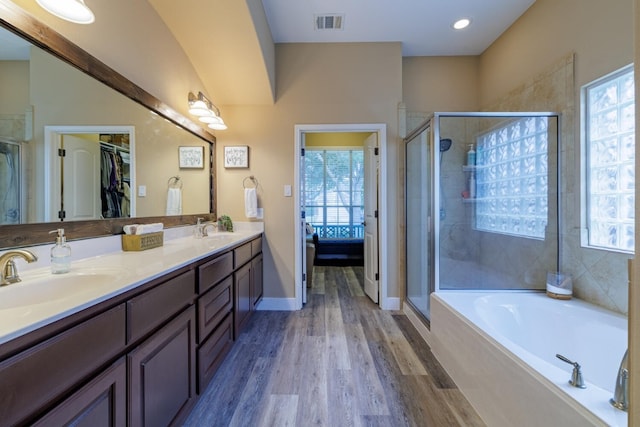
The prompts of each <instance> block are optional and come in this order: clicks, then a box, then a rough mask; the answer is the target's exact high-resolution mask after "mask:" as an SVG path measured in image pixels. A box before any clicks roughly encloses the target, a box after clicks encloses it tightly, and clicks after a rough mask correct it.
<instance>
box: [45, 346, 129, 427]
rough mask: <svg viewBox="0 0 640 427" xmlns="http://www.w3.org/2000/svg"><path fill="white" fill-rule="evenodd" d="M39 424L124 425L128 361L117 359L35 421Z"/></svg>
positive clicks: (125, 418)
mask: <svg viewBox="0 0 640 427" xmlns="http://www.w3.org/2000/svg"><path fill="white" fill-rule="evenodd" d="M33 425H34V426H36V427H48V426H63V425H64V426H67V425H72V426H75V427H125V426H126V425H127V364H126V363H125V359H124V357H121V358H120V359H118V360H117V361H116V362H115V363H114V364H113V365H111V366H110V367H109V368H107V369H106V370H105V371H104V372H103V373H101V374H100V375H98V376H97V377H96V378H95V379H93V380H92V381H91V382H89V383H88V384H87V385H85V386H84V387H82V388H81V389H80V390H78V391H77V392H75V393H74V394H73V395H71V397H69V398H67V399H66V400H64V401H63V402H62V403H61V404H59V405H57V406H56V407H55V408H54V409H52V410H51V411H49V412H48V413H47V415H45V416H44V417H42V418H41V419H39V420H38V421H37V422H35V423H34V424H33Z"/></svg>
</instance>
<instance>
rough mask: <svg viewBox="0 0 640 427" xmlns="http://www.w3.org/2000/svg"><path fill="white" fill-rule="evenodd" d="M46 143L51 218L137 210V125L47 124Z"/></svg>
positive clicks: (123, 214)
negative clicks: (134, 193)
mask: <svg viewBox="0 0 640 427" xmlns="http://www.w3.org/2000/svg"><path fill="white" fill-rule="evenodd" d="M44 147H45V158H44V179H45V182H44V187H43V188H44V189H45V192H44V196H45V197H44V200H45V204H44V220H45V221H46V222H49V221H74V220H86V219H100V218H120V217H133V216H135V212H136V205H135V197H131V193H130V190H131V189H132V188H135V159H134V157H135V128H134V127H133V126H45V132H44ZM105 176H106V180H107V181H108V183H105V182H104V181H105ZM125 190H126V191H125ZM125 195H126V197H125Z"/></svg>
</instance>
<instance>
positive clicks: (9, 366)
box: [0, 237, 263, 427]
mask: <svg viewBox="0 0 640 427" xmlns="http://www.w3.org/2000/svg"><path fill="white" fill-rule="evenodd" d="M262 278H263V273H262V238H261V237H259V238H257V239H253V240H251V241H249V242H246V243H242V244H240V245H238V246H235V247H233V248H230V249H229V250H228V251H226V252H224V253H222V254H216V255H213V256H211V257H209V258H207V259H204V260H201V261H197V262H194V263H193V264H191V265H187V266H184V267H181V268H179V269H178V270H176V271H173V272H171V273H168V274H167V275H166V276H163V277H158V278H154V279H151V280H149V281H148V282H146V283H142V284H140V285H139V286H137V287H135V288H133V289H130V290H128V291H127V292H125V293H123V294H121V295H117V296H114V297H113V298H112V299H110V300H107V301H103V302H100V303H98V304H97V305H96V306H93V307H89V308H87V309H85V310H83V311H81V312H78V313H75V314H73V315H71V316H69V317H66V318H64V319H61V320H60V321H59V322H57V323H56V324H51V325H47V326H46V327H43V328H40V329H37V330H35V331H33V332H31V333H29V334H27V335H24V336H21V337H19V338H18V339H16V340H14V341H13V342H11V341H10V342H8V343H5V344H2V345H0V425H27V424H28V425H34V424H35V425H40V426H49V425H76V426H91V427H94V426H100V427H101V426H105V427H107V426H108V427H119V426H131V427H135V426H153V427H155V426H167V425H174V424H179V423H180V422H181V421H182V420H183V419H184V417H185V416H186V415H187V414H188V411H189V410H190V408H191V407H192V406H193V404H194V403H195V400H196V399H197V394H196V393H199V392H201V391H203V390H204V387H206V385H207V384H208V383H209V381H210V380H211V378H212V377H213V375H215V372H216V370H217V369H218V368H219V366H220V365H221V363H222V362H223V361H224V358H225V356H226V355H227V353H228V352H229V351H230V349H231V348H232V346H233V342H234V340H235V339H236V338H237V337H238V336H239V334H240V332H241V331H242V328H243V327H244V326H245V325H246V324H247V322H248V320H249V319H250V316H251V312H252V311H253V310H255V308H256V305H257V304H258V303H259V301H260V300H261V298H262V296H263V280H262Z"/></svg>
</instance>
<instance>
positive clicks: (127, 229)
mask: <svg viewBox="0 0 640 427" xmlns="http://www.w3.org/2000/svg"><path fill="white" fill-rule="evenodd" d="M139 225H140V224H128V225H125V226H123V227H122V231H124V234H136V230H137V229H138V226H139Z"/></svg>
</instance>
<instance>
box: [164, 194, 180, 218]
mask: <svg viewBox="0 0 640 427" xmlns="http://www.w3.org/2000/svg"><path fill="white" fill-rule="evenodd" d="M167 215H182V189H180V188H169V190H168V191H167Z"/></svg>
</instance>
